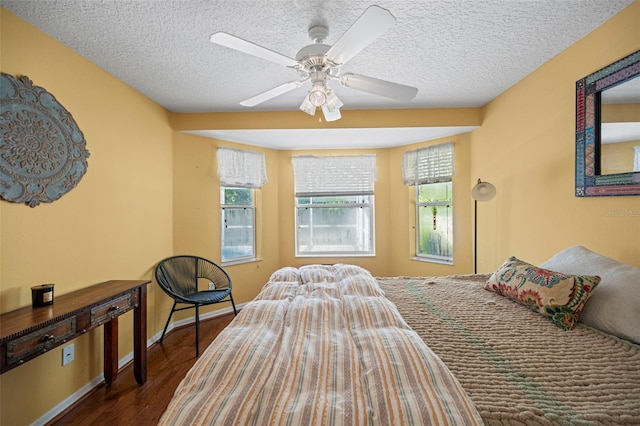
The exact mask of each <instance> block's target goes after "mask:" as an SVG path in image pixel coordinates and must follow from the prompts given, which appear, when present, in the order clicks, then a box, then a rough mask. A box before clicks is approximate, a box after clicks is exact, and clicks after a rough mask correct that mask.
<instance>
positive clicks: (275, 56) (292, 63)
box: [210, 32, 300, 68]
mask: <svg viewBox="0 0 640 426" xmlns="http://www.w3.org/2000/svg"><path fill="white" fill-rule="evenodd" d="M210 40H211V42H212V43H215V44H219V45H220V46H224V47H228V48H230V49H234V50H237V51H239V52H242V53H246V54H248V55H252V56H256V57H258V58H262V59H266V60H267V61H271V62H274V63H276V64H280V65H284V66H285V67H291V68H296V67H298V66H299V65H300V64H299V63H298V61H296V60H295V59H292V58H289V57H288V56H285V55H283V54H281V53H278V52H274V51H273V50H269V49H267V48H266V47H262V46H258V45H257V44H255V43H251V42H250V41H246V40H243V39H241V38H239V37H236V36H233V35H231V34H227V33H222V32H220V33H215V34H212V35H211V38H210Z"/></svg>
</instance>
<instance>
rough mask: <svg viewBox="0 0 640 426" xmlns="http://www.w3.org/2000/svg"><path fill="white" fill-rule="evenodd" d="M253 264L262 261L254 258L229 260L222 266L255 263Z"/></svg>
mask: <svg viewBox="0 0 640 426" xmlns="http://www.w3.org/2000/svg"><path fill="white" fill-rule="evenodd" d="M253 262H262V259H261V258H259V257H252V258H246V259H237V260H227V261H224V262H222V266H234V265H242V264H244V263H253Z"/></svg>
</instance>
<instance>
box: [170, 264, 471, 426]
mask: <svg viewBox="0 0 640 426" xmlns="http://www.w3.org/2000/svg"><path fill="white" fill-rule="evenodd" d="M160 424H162V425H167V424H174V425H187V424H189V425H192V424H215V425H225V424H226V425H244V424H253V425H260V426H262V425H301V424H304V425H422V424H433V425H447V424H459V425H473V424H482V420H481V419H480V416H479V414H478V412H477V411H476V409H475V407H474V405H473V403H472V402H471V401H470V399H469V398H468V396H467V394H466V393H465V391H464V390H463V389H462V387H461V386H460V383H459V382H458V380H457V379H456V378H455V377H454V376H453V375H452V374H451V372H450V371H449V369H448V368H447V367H446V366H445V365H444V363H442V361H441V360H440V359H439V358H438V357H437V356H435V355H434V353H433V352H432V351H431V350H430V349H429V348H428V347H427V346H426V345H425V343H424V342H423V341H422V339H421V338H420V337H419V336H418V335H417V334H416V333H415V332H414V331H413V330H411V329H410V328H409V327H408V326H407V324H406V323H405V321H404V320H403V319H402V317H401V316H400V315H399V313H398V311H397V309H396V308H395V306H394V305H393V304H392V303H390V302H389V300H388V299H386V298H385V297H384V294H383V292H382V291H381V290H380V288H379V286H378V283H377V282H376V280H375V279H374V278H373V277H372V276H371V275H370V274H369V273H368V272H367V271H365V270H364V269H361V268H359V267H356V266H351V265H332V266H324V265H313V266H305V267H301V268H299V269H296V268H283V269H280V270H278V271H276V272H275V273H274V274H273V275H272V276H271V278H270V280H269V282H268V283H267V284H266V285H265V286H264V288H263V289H262V291H261V292H260V294H259V295H258V296H257V297H256V298H255V299H254V300H253V301H252V302H250V303H248V304H247V305H246V306H245V308H244V309H243V310H242V311H241V312H240V314H238V316H237V317H236V318H235V319H234V320H233V321H232V322H231V324H230V325H229V326H228V327H227V328H225V330H223V331H222V332H221V333H220V335H219V336H218V337H217V338H216V340H215V341H214V342H213V343H212V344H211V346H209V347H208V348H207V350H206V351H205V352H204V353H203V354H202V355H201V357H200V359H199V360H198V361H197V362H196V363H195V365H194V366H193V368H192V369H191V370H190V371H189V373H188V374H187V376H186V377H185V378H184V379H183V381H182V382H181V384H180V385H179V386H178V388H177V389H176V392H175V394H174V397H173V399H172V400H171V402H170V404H169V406H168V407H167V410H166V411H165V413H164V414H163V416H162V418H161V420H160Z"/></svg>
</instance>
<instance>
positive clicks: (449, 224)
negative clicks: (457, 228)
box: [418, 206, 453, 258]
mask: <svg viewBox="0 0 640 426" xmlns="http://www.w3.org/2000/svg"><path fill="white" fill-rule="evenodd" d="M452 210H453V209H452V208H451V206H420V207H419V208H418V212H419V214H418V218H419V221H420V223H419V225H418V227H419V229H420V235H419V242H418V254H419V255H427V256H438V257H447V258H453V214H452Z"/></svg>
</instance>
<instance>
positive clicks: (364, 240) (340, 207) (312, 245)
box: [297, 195, 373, 254]
mask: <svg viewBox="0 0 640 426" xmlns="http://www.w3.org/2000/svg"><path fill="white" fill-rule="evenodd" d="M297 200H298V214H297V254H372V253H373V220H372V212H373V206H372V201H373V197H372V196H368V195H366V196H363V195H361V196H341V197H306V198H298V199H297Z"/></svg>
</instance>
